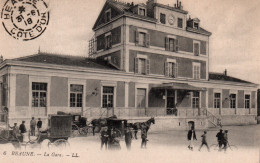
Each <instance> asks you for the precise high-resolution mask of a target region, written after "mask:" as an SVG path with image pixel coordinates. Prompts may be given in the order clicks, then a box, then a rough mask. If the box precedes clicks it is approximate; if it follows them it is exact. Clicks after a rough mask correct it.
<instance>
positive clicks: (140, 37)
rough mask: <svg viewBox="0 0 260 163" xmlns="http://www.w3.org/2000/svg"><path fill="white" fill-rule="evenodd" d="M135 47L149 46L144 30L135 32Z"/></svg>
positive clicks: (148, 39)
mask: <svg viewBox="0 0 260 163" xmlns="http://www.w3.org/2000/svg"><path fill="white" fill-rule="evenodd" d="M136 45H139V46H143V47H149V46H150V35H149V34H148V33H147V31H145V30H137V31H136Z"/></svg>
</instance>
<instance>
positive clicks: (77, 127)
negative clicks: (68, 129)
mask: <svg viewBox="0 0 260 163" xmlns="http://www.w3.org/2000/svg"><path fill="white" fill-rule="evenodd" d="M72 121H73V123H72V136H73V137H75V136H78V135H84V136H87V134H88V133H90V132H91V130H92V127H91V126H89V125H87V118H85V117H82V116H81V115H77V114H75V115H72Z"/></svg>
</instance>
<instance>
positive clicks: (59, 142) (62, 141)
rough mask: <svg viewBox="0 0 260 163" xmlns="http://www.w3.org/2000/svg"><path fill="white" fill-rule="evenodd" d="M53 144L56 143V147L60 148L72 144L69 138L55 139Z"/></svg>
mask: <svg viewBox="0 0 260 163" xmlns="http://www.w3.org/2000/svg"><path fill="white" fill-rule="evenodd" d="M52 145H54V146H55V147H57V148H59V149H64V148H66V147H69V146H70V144H69V142H68V141H67V140H65V139H58V140H55V141H54V142H53V143H52Z"/></svg>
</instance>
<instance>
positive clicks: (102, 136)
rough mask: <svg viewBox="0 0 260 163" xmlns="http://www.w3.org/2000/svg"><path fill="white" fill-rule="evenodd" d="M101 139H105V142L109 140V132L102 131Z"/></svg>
mask: <svg viewBox="0 0 260 163" xmlns="http://www.w3.org/2000/svg"><path fill="white" fill-rule="evenodd" d="M101 140H102V141H104V142H107V141H108V132H107V131H102V132H101Z"/></svg>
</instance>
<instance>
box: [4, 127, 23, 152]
mask: <svg viewBox="0 0 260 163" xmlns="http://www.w3.org/2000/svg"><path fill="white" fill-rule="evenodd" d="M8 143H11V144H12V145H13V146H14V147H15V148H21V145H22V136H21V135H20V134H17V135H15V134H14V133H13V130H10V129H4V128H1V129H0V144H8Z"/></svg>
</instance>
